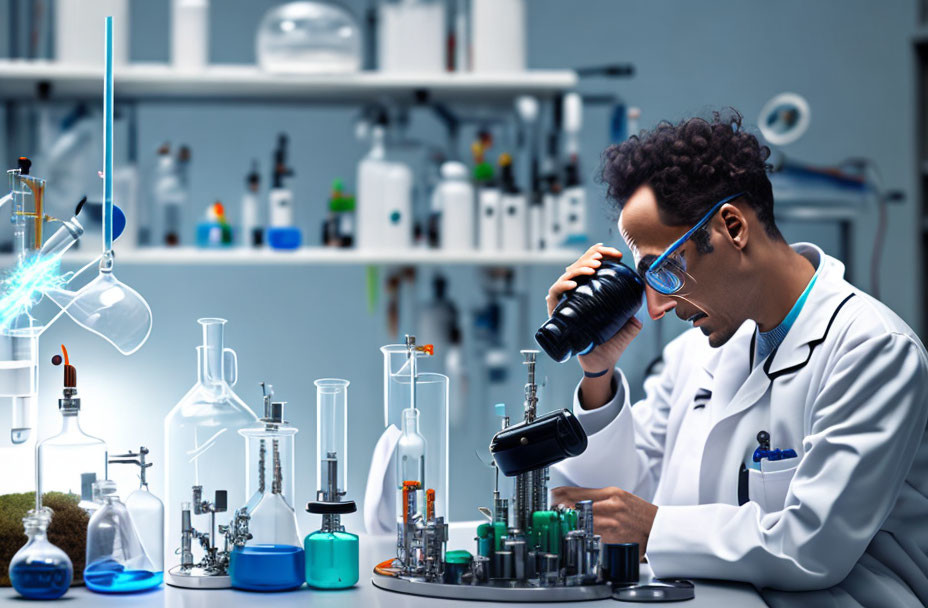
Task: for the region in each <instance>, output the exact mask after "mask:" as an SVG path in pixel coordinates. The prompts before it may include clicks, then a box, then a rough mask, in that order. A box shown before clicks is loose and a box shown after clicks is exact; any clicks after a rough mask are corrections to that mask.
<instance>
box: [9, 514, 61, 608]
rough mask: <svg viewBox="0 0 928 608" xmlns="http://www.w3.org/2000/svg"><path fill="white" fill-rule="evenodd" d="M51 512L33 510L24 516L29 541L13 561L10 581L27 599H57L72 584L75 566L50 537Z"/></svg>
mask: <svg viewBox="0 0 928 608" xmlns="http://www.w3.org/2000/svg"><path fill="white" fill-rule="evenodd" d="M51 521H52V511H51V509H49V508H47V507H43V508H41V509H39V510H37V511H36V510H31V511H29V513H28V515H26V517H24V518H23V526H24V527H25V532H26V536H28V537H29V540H28V541H27V542H26V544H25V545H23V546H22V547H21V548H20V550H19V551H17V552H16V554H15V555H14V556H13V559H12V560H10V583H11V584H12V585H13V588H14V589H16V591H17V592H19V594H20V595H22V596H23V597H25V598H28V599H31V600H54V599H57V598H59V597H61V596H62V595H64V593H65V592H66V591H67V590H68V587H70V586H71V579H72V578H73V575H74V569H73V568H72V566H71V560H70V559H69V558H68V556H67V555H66V554H65V552H64V551H62V550H61V549H59V548H58V547H56V546H55V545H53V544H52V543H50V542H49V540H48V535H47V532H48V524H49V523H51Z"/></svg>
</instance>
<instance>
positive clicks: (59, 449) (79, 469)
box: [36, 345, 107, 512]
mask: <svg viewBox="0 0 928 608" xmlns="http://www.w3.org/2000/svg"><path fill="white" fill-rule="evenodd" d="M61 351H62V353H63V355H64V359H63V360H62V358H61V356H59V355H55V357H53V358H52V363H53V364H55V365H59V364H61V363H62V362H63V363H64V391H63V393H64V396H63V398H62V399H59V400H58V411H59V412H60V413H61V431H60V432H59V433H58V434H57V435H54V436H52V437H49V438H48V439H46V440H44V441H42V442H41V443H40V444H39V447H38V449H37V450H36V459H37V469H38V474H37V479H36V485H37V487H38V491H39V496H42V495H44V494H46V493H47V492H62V493H65V494H73V495H77V496H79V497H80V502H79V503H78V504H79V506H80V507H82V508H83V509H84V510H86V511H88V512H90V511H93V510H94V508H95V505H94V504H93V483H94V482H95V481H98V480H102V479H106V477H107V470H106V465H107V451H106V443H104V442H103V440H102V439H98V438H96V437H92V436H91V435H88V434H86V433H85V432H84V431H83V430H82V429H81V425H80V421H79V420H78V414H79V413H80V411H81V400H80V397H78V396H77V369H75V367H74V366H73V365H71V363H70V359H69V358H68V350H67V349H66V348H65V347H64V345H62V346H61Z"/></svg>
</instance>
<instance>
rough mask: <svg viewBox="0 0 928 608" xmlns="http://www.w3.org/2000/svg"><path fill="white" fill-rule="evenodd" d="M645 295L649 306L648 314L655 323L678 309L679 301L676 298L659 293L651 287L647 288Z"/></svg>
mask: <svg viewBox="0 0 928 608" xmlns="http://www.w3.org/2000/svg"><path fill="white" fill-rule="evenodd" d="M644 294H645V299H646V300H647V304H648V314H649V315H651V319H652V320H654V321H657V320H658V319H660V318H661V317H663V316H664V315H665V314H667V313H668V312H670V311H671V310H673V309H674V308H676V307H677V301H676V300H675V299H674V298H671V297H670V296H665V295H664V294H662V293H658V292H657V291H656V290H655V289H654V288H653V287H651V286H650V285H647V286H645V290H644Z"/></svg>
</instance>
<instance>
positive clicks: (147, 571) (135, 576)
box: [84, 479, 164, 593]
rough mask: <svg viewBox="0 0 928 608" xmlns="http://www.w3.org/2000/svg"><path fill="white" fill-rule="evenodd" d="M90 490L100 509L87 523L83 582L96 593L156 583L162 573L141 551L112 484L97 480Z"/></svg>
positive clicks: (127, 590) (140, 588)
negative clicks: (92, 491)
mask: <svg viewBox="0 0 928 608" xmlns="http://www.w3.org/2000/svg"><path fill="white" fill-rule="evenodd" d="M93 490H94V500H95V502H98V503H99V504H100V508H99V509H97V511H96V512H95V513H94V514H93V517H91V518H90V523H89V524H88V525H87V561H86V563H87V565H86V566H85V567H84V584H86V585H87V588H88V589H90V590H91V591H95V592H97V593H135V592H139V591H147V590H149V589H154V588H155V587H157V586H159V585H160V584H161V581H162V580H163V578H164V573H163V572H162V571H161V570H159V569H156V567H155V566H154V565H153V564H152V561H151V558H149V556H148V554H147V553H146V552H145V548H144V546H143V545H142V541H141V539H140V538H139V533H138V528H137V524H136V522H133V520H132V516H131V515H130V514H129V510H128V509H127V508H126V505H125V504H123V503H122V501H121V500H119V495H118V494H117V493H116V483H115V482H114V481H112V480H109V479H105V480H102V481H97V482H94V484H93Z"/></svg>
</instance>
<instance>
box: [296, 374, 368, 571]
mask: <svg viewBox="0 0 928 608" xmlns="http://www.w3.org/2000/svg"><path fill="white" fill-rule="evenodd" d="M347 413H348V381H347V380H341V379H338V378H324V379H322V380H316V446H317V457H316V463H317V469H316V479H317V480H318V484H319V489H318V491H317V492H316V500H314V501H312V502H310V503H309V504H307V505H306V510H307V511H309V512H310V513H315V514H319V515H322V527H321V528H320V529H319V530H316V531H315V532H313V533H312V534H309V535H308V536H307V537H306V539H305V540H304V542H303V547H304V549H305V551H306V582H307V583H309V585H310V586H311V587H316V588H319V589H343V588H345V587H351V586H353V585H354V584H355V583H357V582H358V576H359V572H358V537H357V535H355V534H351V533H350V532H346V531H345V527H344V526H343V525H342V523H341V516H342V515H343V514H346V513H354V512H355V511H356V510H357V506H356V505H355V503H354V501H351V500H349V501H343V500H342V498H343V497H344V496H345V494H346V492H347V487H346V482H345V480H346V479H347V475H348V458H347V454H348V450H347V446H348V425H347Z"/></svg>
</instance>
